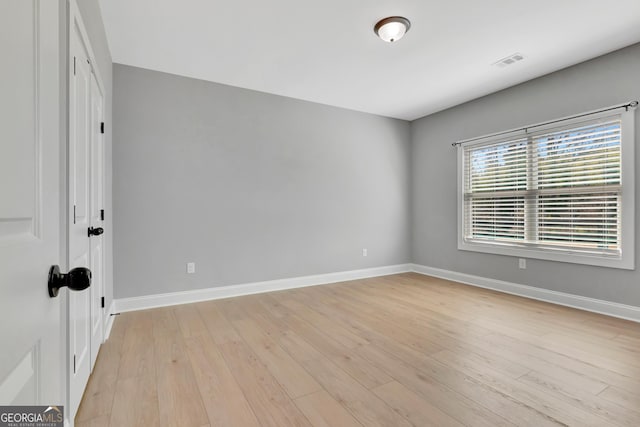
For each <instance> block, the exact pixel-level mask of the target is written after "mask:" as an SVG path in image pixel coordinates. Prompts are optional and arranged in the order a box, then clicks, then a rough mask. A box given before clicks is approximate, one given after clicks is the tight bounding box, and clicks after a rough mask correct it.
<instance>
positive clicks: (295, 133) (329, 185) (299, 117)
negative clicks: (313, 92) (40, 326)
mask: <svg viewBox="0 0 640 427" xmlns="http://www.w3.org/2000/svg"><path fill="white" fill-rule="evenodd" d="M114 122H115V126H114V141H115V144H114V149H113V165H114V207H115V219H114V220H115V225H114V227H115V228H114V230H115V236H114V244H115V247H114V249H115V251H114V253H115V290H114V292H115V297H116V298H126V297H133V296H140V295H148V294H158V293H165V292H176V291H183V290H191V289H198V288H208V287H215V286H223V285H232V284H239V283H247V282H253V281H262V280H270V279H278V278H286V277H297V276H303V275H310V274H320V273H330V272H337V271H345V270H353V269H360V268H368V267H376V266H384V265H392V264H398V263H406V262H409V261H410V255H409V162H410V160H409V145H410V139H409V137H410V135H409V124H408V123H407V122H404V121H400V120H395V119H389V118H383V117H379V116H374V115H370V114H364V113H358V112H354V111H349V110H344V109H339V108H335V107H328V106H324V105H319V104H313V103H309V102H304V101H298V100H293V99H290V98H284V97H280V96H275V95H269V94H264V93H259V92H255V91H250V90H245V89H239V88H234V87H230V86H224V85H220V84H215V83H209V82H204V81H199V80H193V79H188V78H184V77H178V76H173V75H168V74H163V73H159V72H155V71H148V70H143V69H139V68H133V67H128V66H123V65H117V64H116V65H114ZM362 248H367V249H368V252H369V255H368V256H367V257H363V256H362ZM188 261H194V262H196V274H193V275H187V274H186V269H185V264H186V262H188Z"/></svg>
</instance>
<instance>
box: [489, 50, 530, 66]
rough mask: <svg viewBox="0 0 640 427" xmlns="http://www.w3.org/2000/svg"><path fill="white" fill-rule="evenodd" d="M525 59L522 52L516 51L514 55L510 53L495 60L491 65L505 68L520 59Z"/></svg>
mask: <svg viewBox="0 0 640 427" xmlns="http://www.w3.org/2000/svg"><path fill="white" fill-rule="evenodd" d="M523 59H524V56H523V55H522V54H521V53H514V54H512V55H509V56H507V57H505V58H502V59H501V60H499V61H497V62H494V63H493V64H491V65H495V66H496V67H499V68H504V67H506V66H508V65H513V64H515V63H516V62H518V61H522V60H523Z"/></svg>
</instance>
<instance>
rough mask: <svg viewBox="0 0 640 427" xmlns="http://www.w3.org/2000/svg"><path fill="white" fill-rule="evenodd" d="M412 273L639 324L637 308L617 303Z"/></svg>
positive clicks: (435, 271) (434, 271)
mask: <svg viewBox="0 0 640 427" xmlns="http://www.w3.org/2000/svg"><path fill="white" fill-rule="evenodd" d="M411 270H412V271H414V272H416V273H420V274H424V275H426V276H433V277H439V278H441V279H447V280H452V281H455V282H460V283H464V284H466V285H472V286H478V287H481V288H486V289H493V290H496V291H500V292H505V293H508V294H512V295H518V296H521V297H525V298H531V299H536V300H539V301H545V302H550V303H553V304H558V305H564V306H567V307H573V308H577V309H580V310H586V311H592V312H594V313H599V314H605V315H607V316H613V317H618V318H621V319H626V320H631V321H634V322H640V307H635V306H631V305H625V304H619V303H615V302H609V301H604V300H599V299H595V298H587V297H582V296H578V295H573V294H567V293H564V292H556V291H551V290H548V289H542V288H536V287H533V286H527V285H519V284H517V283H511V282H505V281H502V280H496V279H490V278H487V277H481V276H474V275H471V274H465V273H458V272H455V271H450V270H442V269H439V268H434V267H427V266H424V265H419V264H411Z"/></svg>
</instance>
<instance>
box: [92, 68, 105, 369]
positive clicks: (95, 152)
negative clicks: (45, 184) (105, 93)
mask: <svg viewBox="0 0 640 427" xmlns="http://www.w3.org/2000/svg"><path fill="white" fill-rule="evenodd" d="M103 126H104V125H103V97H102V92H101V90H100V87H99V86H98V82H97V80H96V78H95V75H93V74H91V147H90V148H91V150H90V151H91V173H90V176H91V180H90V181H91V191H90V199H91V205H90V215H89V222H90V224H91V225H90V226H91V228H92V229H93V230H96V231H95V232H93V233H92V236H91V237H90V238H89V242H90V249H89V253H90V254H91V266H90V269H91V273H92V279H91V288H90V289H91V370H93V366H94V365H95V363H96V358H97V357H98V351H99V350H100V345H101V344H102V341H103V337H104V335H103V334H104V332H103V327H102V320H103V318H104V317H103V316H104V298H103V297H104V239H103V237H102V234H101V232H102V231H103V228H102V227H103V222H104V187H103V185H104V138H103V133H102V132H103V129H104V127H103Z"/></svg>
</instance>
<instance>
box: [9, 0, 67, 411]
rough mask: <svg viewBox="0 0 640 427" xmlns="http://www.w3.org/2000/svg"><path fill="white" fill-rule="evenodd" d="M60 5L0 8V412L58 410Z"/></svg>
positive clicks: (17, 1) (61, 348)
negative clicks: (54, 270) (51, 277)
mask: <svg viewBox="0 0 640 427" xmlns="http://www.w3.org/2000/svg"><path fill="white" fill-rule="evenodd" d="M59 6H60V4H59V3H58V2H57V1H21V0H0V52H2V67H0V405H7V404H11V403H13V404H27V405H34V404H37V405H62V404H64V381H63V379H64V376H65V372H64V368H63V367H64V363H63V362H62V360H63V357H64V354H65V351H66V349H65V347H66V346H65V345H64V344H63V340H64V339H65V335H64V333H63V330H62V327H61V301H63V300H64V295H65V292H66V291H63V292H62V293H61V295H60V296H58V297H57V298H50V297H49V295H48V292H47V274H48V270H49V267H50V266H51V265H52V264H59V263H60V254H61V240H60V239H61V234H60V228H61V221H60V218H61V217H60V214H61V206H62V203H61V192H60V187H61V185H60V182H61V173H62V172H61V170H60V160H61V144H60V139H61V138H60V130H61V127H60V118H61V115H60V113H61V104H62V102H63V101H62V100H61V97H60V93H59V87H60V86H59V83H60V77H61V75H60V71H59V70H60V62H59V61H60V56H61V48H60V46H61V44H60V39H59V34H60V31H59V20H58V17H59V10H58V8H59Z"/></svg>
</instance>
